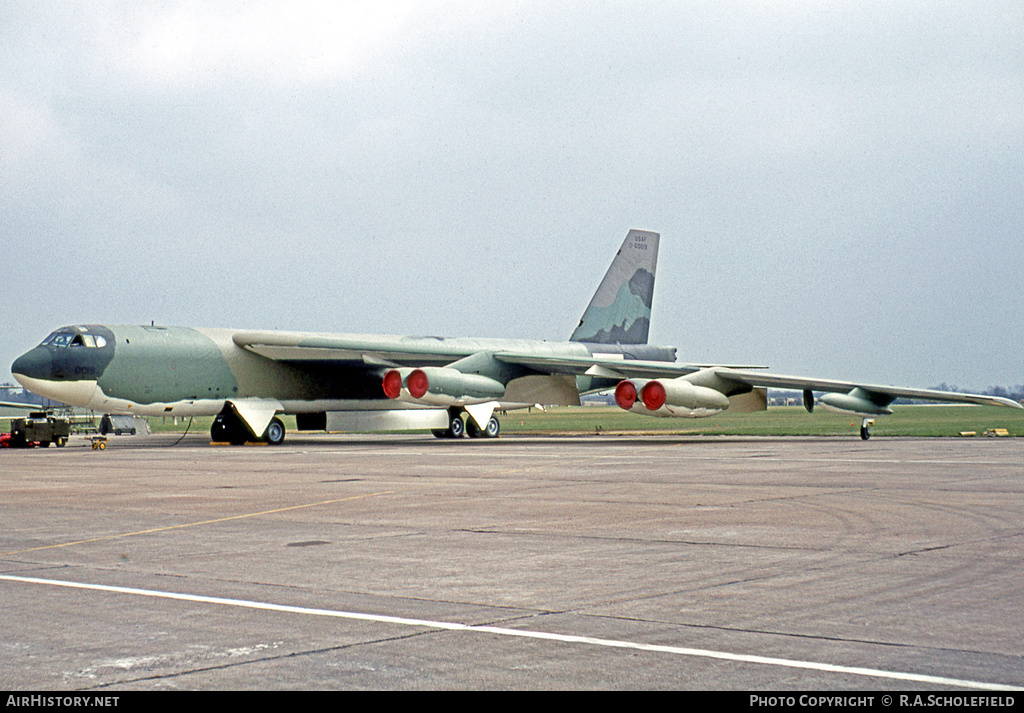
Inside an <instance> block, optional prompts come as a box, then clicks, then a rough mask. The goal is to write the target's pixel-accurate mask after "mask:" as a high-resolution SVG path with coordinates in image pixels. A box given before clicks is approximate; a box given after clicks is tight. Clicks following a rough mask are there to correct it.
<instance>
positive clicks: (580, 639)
mask: <svg viewBox="0 0 1024 713" xmlns="http://www.w3.org/2000/svg"><path fill="white" fill-rule="evenodd" d="M0 580H6V581H8V582H21V583H24V584H42V585H47V586H52V587H68V588H72V589H89V590H93V591H99V592H112V593H115V594H133V595H136V596H142V597H156V598H160V599H175V600H178V601H186V602H200V603H204V604H221V605H225V606H233V607H244V608H246V609H264V610H268V611H278V612H285V613H290V614H304V615H307V616H309V615H311V616H327V617H334V618H339V619H355V620H359V621H372V622H378V623H382V624H397V625H400V626H420V627H425V628H428V629H441V630H447V631H472V632H478V633H484V634H495V635H498V636H517V637H522V638H529V639H545V640H548V641H559V642H563V643H570V644H586V645H589V646H605V647H610V648H617V649H632V650H635V651H652V652H657V653H665V654H675V655H677V656H694V657H700V658H709V659H719V660H723V661H736V662H740V663H754V664H763V665H766V666H785V667H788V668H801V669H809V670H812V671H826V672H830V673H844V674H853V675H856V676H870V677H873V678H888V679H894V680H897V681H911V682H914V683H924V684H932V685H940V686H958V687H960V688H975V689H980V690H984V691H1024V688H1022V687H1018V686H1009V685H1005V684H1000V683H985V682H982V681H968V680H964V679H959V678H945V677H943V676H927V675H924V674H918V673H901V672H898V671H882V670H879V669H872V668H859V667H855V666H836V665H833V664H827V663H817V662H813V661H797V660H793V659H780V658H772V657H769V656H751V655H749V654H730V653H727V652H723V651H710V650H707V649H691V648H686V647H681V646H662V645H658V644H642V643H638V642H634V641H618V640H615V639H597V638H593V637H590V636H570V635H566V634H551V633H547V632H543V631H530V630H526V629H507V628H504V627H498V626H478V625H473V624H459V623H454V622H445V621H432V620H430V619H409V618H406V617H398V616H388V615H385V614H360V613H358V612H346V611H339V610H336V609H314V608H309V607H296V606H291V605H287V604H271V603H269V602H256V601H249V600H246V599H225V598H223V597H204V596H201V595H197V594H181V593H179V592H161V591H158V590H153V589H134V588H132V587H113V586H108V585H104V584H83V583H81V582H68V581H62V580H57V579H40V578H36V577H19V576H16V575H7V574H0Z"/></svg>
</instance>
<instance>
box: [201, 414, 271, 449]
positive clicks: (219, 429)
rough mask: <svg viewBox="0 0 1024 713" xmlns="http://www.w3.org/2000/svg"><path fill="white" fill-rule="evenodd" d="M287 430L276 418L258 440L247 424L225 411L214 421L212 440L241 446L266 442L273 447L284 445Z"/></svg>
mask: <svg viewBox="0 0 1024 713" xmlns="http://www.w3.org/2000/svg"><path fill="white" fill-rule="evenodd" d="M284 435H285V428H284V424H283V423H282V422H281V419H279V418H277V417H276V416H275V417H274V418H272V419H271V420H270V423H269V424H268V425H267V430H266V431H264V432H263V435H262V436H260V437H259V438H257V437H256V436H255V435H254V434H253V432H252V430H250V429H249V427H248V426H247V425H246V424H245V422H244V421H243V420H242V419H241V418H239V417H238V414H236V413H235V412H234V411H229V410H224V411H222V412H221V413H219V414H217V417H216V418H215V419H213V426H211V427H210V440H212V441H213V442H214V443H230V444H231V445H233V446H241V445H243V444H245V443H250V442H252V441H264V442H266V443H269V444H270V445H272V446H277V445H280V444H282V443H284Z"/></svg>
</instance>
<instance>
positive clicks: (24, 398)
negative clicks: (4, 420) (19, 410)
mask: <svg viewBox="0 0 1024 713" xmlns="http://www.w3.org/2000/svg"><path fill="white" fill-rule="evenodd" d="M0 401H10V402H12V403H16V404H37V405H39V406H42V405H44V403H46V402H45V401H44V400H43V397H41V396H36V395H35V394H33V393H32V392H31V391H26V390H25V389H23V388H21V387H20V386H15V385H14V384H11V383H6V384H0Z"/></svg>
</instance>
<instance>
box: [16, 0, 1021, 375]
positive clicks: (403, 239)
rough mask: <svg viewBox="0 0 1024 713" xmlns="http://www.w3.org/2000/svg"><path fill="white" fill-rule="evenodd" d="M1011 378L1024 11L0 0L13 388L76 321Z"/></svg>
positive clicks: (1016, 5) (785, 368)
mask: <svg viewBox="0 0 1024 713" xmlns="http://www.w3.org/2000/svg"><path fill="white" fill-rule="evenodd" d="M630 228H639V229H645V230H654V231H658V232H660V233H661V236H662V241H661V251H660V264H659V265H658V273H657V281H656V285H655V294H654V312H653V317H652V327H651V341H652V342H653V343H660V344H672V345H675V346H677V347H678V348H679V358H680V360H682V361H699V362H707V361H716V362H723V363H747V364H765V365H769V366H771V367H773V368H774V369H775V370H776V371H780V372H782V373H792V374H804V375H810V376H821V377H832V378H847V379H860V380H865V381H869V382H873V383H886V384H899V385H904V386H918V387H926V386H932V385H936V384H938V383H940V382H946V383H948V384H951V385H952V384H957V385H960V386H962V387H972V388H985V387H987V386H989V385H997V384H998V385H1013V384H1019V383H1022V382H1024V318H1022V316H1024V4H1022V3H1021V2H1019V1H1018V0H1013V1H1008V2H1000V1H998V0H997V1H993V2H985V3H948V2H936V3H931V2H922V1H920V0H914V1H911V2H899V1H891V0H886V1H884V2H877V3H876V2H863V3H862V2H811V1H809V2H799V1H796V0H793V1H790V2H779V3H771V2H767V3H766V2H753V0H751V1H750V2H692V3H690V2H678V1H672V2H596V1H594V0H587V1H585V2H557V1H552V0H544V1H543V2H516V1H509V0H503V1H502V2H481V1H480V0H471V1H468V2H422V3H416V2H387V1H386V0H374V1H373V2H351V3H345V2H323V3H314V2H296V1H294V0H290V1H289V2H280V3H273V2H238V3H229V2H213V3H211V2H205V1H201V0H200V1H196V2H152V3H149V2H139V1H130V2H118V1H111V2H80V3H72V2H44V1H40V0H32V1H28V0H25V1H24V2H19V1H18V0H13V1H11V2H5V3H3V4H0V231H2V233H0V241H2V248H3V251H2V254H3V263H2V264H3V270H2V274H3V280H4V290H3V298H2V300H0V362H2V363H0V381H2V380H3V379H4V378H9V377H5V376H4V375H9V366H10V363H11V362H12V361H13V360H14V358H15V357H16V356H17V355H18V354H20V353H22V352H24V351H26V350H28V349H29V348H31V347H32V346H34V345H35V344H37V343H38V342H39V341H40V340H42V339H43V337H45V336H46V335H47V334H48V333H49V332H50V331H52V330H53V329H55V328H56V327H59V326H62V325H65V324H74V323H107V324H124V323H145V324H149V323H150V321H151V320H152V321H155V322H156V323H157V324H178V325H191V326H209V327H215V326H221V327H239V328H266V329H284V330H306V331H332V332H373V333H388V334H405V333H410V334H438V335H445V336H480V337H483V336H494V337H501V336H510V337H522V338H538V339H548V340H564V339H566V338H568V335H569V333H570V332H571V331H572V329H573V328H574V327H575V325H576V323H577V321H578V320H579V318H580V315H581V314H582V313H583V310H584V308H585V307H586V304H587V302H588V301H589V299H590V296H591V294H592V293H593V291H594V290H595V289H596V288H597V284H598V282H599V281H600V279H601V277H602V276H603V274H604V271H605V269H606V268H607V266H608V263H609V262H610V260H611V258H612V256H613V255H614V254H615V251H616V250H617V248H618V247H619V245H620V243H621V242H622V240H623V238H624V237H625V235H626V232H627V231H628V230H629V229H630Z"/></svg>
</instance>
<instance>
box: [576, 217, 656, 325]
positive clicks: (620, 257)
mask: <svg viewBox="0 0 1024 713" xmlns="http://www.w3.org/2000/svg"><path fill="white" fill-rule="evenodd" d="M660 237H661V236H660V235H659V234H658V233H651V232H648V231H646V230H630V231H629V234H628V235H626V239H625V240H624V241H623V243H622V247H621V248H619V252H618V253H616V254H615V259H614V260H612V264H611V267H609V268H608V272H607V273H606V274H605V276H604V279H603V280H601V284H600V286H598V288H597V292H595V293H594V297H593V299H591V300H590V304H589V305H588V306H587V311H586V312H584V313H583V318H582V319H581V320H580V323H579V326H577V327H576V331H574V332H573V333H572V336H571V337H569V340H570V341H573V342H594V343H597V344H647V333H648V332H649V331H650V328H651V299H652V298H653V296H654V270H655V268H656V267H657V265H658V241H659V239H660Z"/></svg>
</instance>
